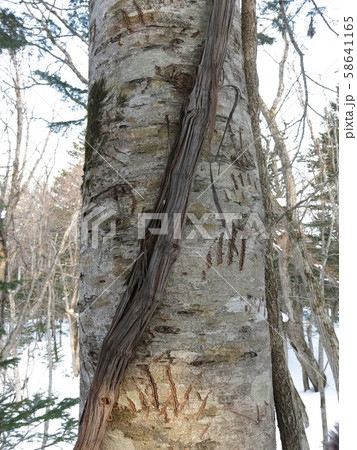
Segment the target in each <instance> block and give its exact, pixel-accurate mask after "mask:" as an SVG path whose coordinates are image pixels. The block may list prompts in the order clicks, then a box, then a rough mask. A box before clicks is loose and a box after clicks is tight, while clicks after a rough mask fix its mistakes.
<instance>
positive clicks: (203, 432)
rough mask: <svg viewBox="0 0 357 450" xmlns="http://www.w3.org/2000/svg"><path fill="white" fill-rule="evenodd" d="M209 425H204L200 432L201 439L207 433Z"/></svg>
mask: <svg viewBox="0 0 357 450" xmlns="http://www.w3.org/2000/svg"><path fill="white" fill-rule="evenodd" d="M210 426H211V424H210V423H208V424H207V425H206V426H205V427H204V429H203V431H202V433H201V434H200V439H201V440H202V439H203V436H204V435H205V434H206V433H207V430H208V428H209V427H210Z"/></svg>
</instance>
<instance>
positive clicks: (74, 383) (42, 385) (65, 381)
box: [16, 321, 79, 450]
mask: <svg viewBox="0 0 357 450" xmlns="http://www.w3.org/2000/svg"><path fill="white" fill-rule="evenodd" d="M56 338H57V345H58V356H59V361H58V362H57V363H55V362H54V367H53V381H52V394H53V395H55V396H57V397H58V401H61V400H63V399H64V398H78V397H79V378H76V377H74V376H73V371H72V357H71V348H70V340H69V331H68V323H67V322H66V321H65V322H64V323H63V327H62V335H61V337H60V336H59V333H58V334H57V336H56ZM60 340H61V346H59V341H60ZM32 345H33V344H32ZM46 345H47V340H46V337H45V336H44V337H43V339H42V341H41V342H37V343H36V346H35V350H34V352H33V356H34V357H30V358H28V353H27V352H26V351H24V353H23V354H22V355H21V361H20V365H19V369H20V374H21V379H22V380H23V378H24V375H25V373H26V368H27V367H28V368H27V377H28V378H29V383H28V389H27V390H26V395H28V396H29V397H31V396H32V395H33V394H36V393H41V394H43V397H46V396H47V393H48V357H47V348H46ZM52 354H53V349H52ZM70 412H71V416H72V417H73V418H75V419H77V418H78V415H79V407H78V405H76V406H73V407H72V408H71V409H70ZM60 425H61V420H60V419H54V420H51V421H50V427H49V433H50V434H51V432H55V431H57V430H58V429H59V428H60ZM35 430H36V431H38V432H40V433H41V434H42V433H43V424H41V425H39V426H38V427H36V428H35ZM41 440H42V437H41V439H40V440H39V441H33V442H28V443H27V442H22V443H21V444H20V445H18V446H17V447H16V448H17V449H19V450H34V449H37V448H38V447H41ZM50 448H51V449H60V450H70V449H73V445H72V444H67V443H63V442H61V443H58V444H56V445H53V446H51V447H50Z"/></svg>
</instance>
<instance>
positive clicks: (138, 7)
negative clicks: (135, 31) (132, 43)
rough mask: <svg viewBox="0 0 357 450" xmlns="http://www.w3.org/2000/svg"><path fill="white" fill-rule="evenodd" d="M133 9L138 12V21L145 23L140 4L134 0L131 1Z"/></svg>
mask: <svg viewBox="0 0 357 450" xmlns="http://www.w3.org/2000/svg"><path fill="white" fill-rule="evenodd" d="M133 3H134V6H135V9H136V10H137V12H138V14H139V19H140V22H141V23H142V24H143V25H145V20H144V14H143V10H142V9H141V8H140V6H139V5H138V4H137V3H136V1H135V0H134V1H133Z"/></svg>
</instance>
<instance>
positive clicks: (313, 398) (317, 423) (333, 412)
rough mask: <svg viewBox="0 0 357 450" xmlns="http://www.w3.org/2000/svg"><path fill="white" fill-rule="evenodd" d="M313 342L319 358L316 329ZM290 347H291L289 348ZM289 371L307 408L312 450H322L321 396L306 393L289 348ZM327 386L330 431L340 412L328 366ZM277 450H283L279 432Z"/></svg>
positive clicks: (307, 433)
mask: <svg viewBox="0 0 357 450" xmlns="http://www.w3.org/2000/svg"><path fill="white" fill-rule="evenodd" d="M335 331H336V334H337V335H338V332H339V329H338V325H337V327H336V326H335ZM312 341H313V345H314V351H315V357H316V358H317V356H318V341H319V336H318V334H317V331H316V329H313V332H312ZM289 347H290V346H289ZM288 355H289V369H290V373H291V376H292V377H293V380H294V384H295V386H296V389H297V391H298V392H299V394H300V397H301V399H302V401H303V402H304V405H305V407H306V412H307V414H308V416H309V427H308V428H306V430H305V431H306V436H307V439H308V441H309V445H310V450H319V449H322V439H323V437H322V425H321V413H320V394H319V393H318V392H314V391H313V390H310V391H306V392H304V387H303V382H302V372H301V366H300V363H299V361H298V360H297V358H296V356H295V353H294V351H293V350H292V349H291V348H289V351H288ZM324 361H325V362H326V361H327V359H326V355H324ZM326 377H327V385H326V388H325V396H326V412H327V426H328V428H329V430H331V429H333V427H334V425H335V424H336V423H337V422H339V410H338V399H337V393H336V389H335V383H334V381H333V376H332V372H331V369H330V366H329V365H328V367H327V369H326ZM277 450H281V443H280V437H279V432H278V431H277Z"/></svg>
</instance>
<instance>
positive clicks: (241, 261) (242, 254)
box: [239, 239, 246, 270]
mask: <svg viewBox="0 0 357 450" xmlns="http://www.w3.org/2000/svg"><path fill="white" fill-rule="evenodd" d="M245 245H246V239H242V244H241V249H240V258H239V270H243V266H244V258H245Z"/></svg>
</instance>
